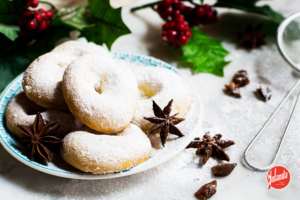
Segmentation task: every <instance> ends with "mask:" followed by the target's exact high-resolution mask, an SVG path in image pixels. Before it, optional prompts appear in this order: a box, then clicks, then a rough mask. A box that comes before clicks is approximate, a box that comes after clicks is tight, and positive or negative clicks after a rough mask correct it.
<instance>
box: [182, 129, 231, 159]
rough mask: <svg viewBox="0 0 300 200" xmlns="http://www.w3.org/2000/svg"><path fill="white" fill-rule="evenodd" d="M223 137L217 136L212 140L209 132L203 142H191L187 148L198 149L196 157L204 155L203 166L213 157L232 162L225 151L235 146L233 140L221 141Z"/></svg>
mask: <svg viewBox="0 0 300 200" xmlns="http://www.w3.org/2000/svg"><path fill="white" fill-rule="evenodd" d="M221 137H222V135H221V134H216V135H215V136H214V137H212V138H211V136H210V134H209V132H207V133H206V134H205V135H204V136H203V140H202V141H201V140H195V141H193V142H191V143H190V144H189V145H188V146H187V147H186V148H197V151H196V155H203V164H205V163H206V162H207V161H208V159H209V158H210V157H212V156H214V157H216V158H218V159H220V160H227V161H230V158H229V156H228V155H227V154H226V153H225V151H224V150H223V149H224V148H226V147H229V146H231V145H234V144H235V142H234V141H232V140H221Z"/></svg>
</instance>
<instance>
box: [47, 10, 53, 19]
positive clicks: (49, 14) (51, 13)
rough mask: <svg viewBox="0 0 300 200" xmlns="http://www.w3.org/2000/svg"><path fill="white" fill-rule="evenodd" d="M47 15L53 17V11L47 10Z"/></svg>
mask: <svg viewBox="0 0 300 200" xmlns="http://www.w3.org/2000/svg"><path fill="white" fill-rule="evenodd" d="M47 15H48V17H49V18H50V19H52V18H53V12H52V11H50V10H49V11H47Z"/></svg>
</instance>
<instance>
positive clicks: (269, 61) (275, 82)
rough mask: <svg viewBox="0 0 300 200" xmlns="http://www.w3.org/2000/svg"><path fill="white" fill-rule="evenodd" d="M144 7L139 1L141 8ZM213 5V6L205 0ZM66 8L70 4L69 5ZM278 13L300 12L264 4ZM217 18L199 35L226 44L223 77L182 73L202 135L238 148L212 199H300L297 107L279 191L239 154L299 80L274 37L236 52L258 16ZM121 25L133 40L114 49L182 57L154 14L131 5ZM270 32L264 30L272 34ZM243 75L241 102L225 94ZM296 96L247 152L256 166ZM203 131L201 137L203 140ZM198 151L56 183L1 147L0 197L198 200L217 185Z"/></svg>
mask: <svg viewBox="0 0 300 200" xmlns="http://www.w3.org/2000/svg"><path fill="white" fill-rule="evenodd" d="M144 2H146V1H137V2H135V4H134V5H141V4H143V3H144ZM207 2H208V3H212V2H213V1H207ZM64 3H66V4H67V1H66V2H65V1H64ZM264 3H268V4H270V5H271V6H272V8H274V9H275V10H276V11H279V12H281V13H283V14H284V15H285V16H288V15H290V14H292V13H294V12H296V11H300V1H298V0H284V1H283V0H274V1H262V2H261V4H264ZM218 11H219V13H223V14H220V20H219V22H218V23H217V24H215V25H212V26H209V27H206V28H205V29H204V30H205V31H206V32H207V33H209V34H210V36H212V37H214V38H218V39H223V40H225V42H224V43H223V46H224V47H225V48H226V49H227V50H228V51H229V52H230V55H229V56H227V58H226V59H227V60H232V62H231V63H230V64H229V65H228V66H227V67H226V68H225V77H224V78H219V77H216V76H213V75H210V74H197V75H191V72H190V71H189V70H188V69H182V71H183V72H185V73H186V74H187V75H189V76H190V78H191V80H192V82H193V83H194V84H195V85H196V86H197V88H198V89H199V92H200V93H201V95H202V98H203V101H204V107H205V111H204V112H205V117H204V122H203V129H204V131H208V130H209V131H211V133H212V134H215V133H222V134H223V136H224V138H225V139H232V140H234V141H236V145H234V146H232V147H231V148H229V149H228V150H227V151H226V152H227V153H228V154H229V155H230V157H231V161H232V162H236V163H238V166H237V167H236V169H235V170H234V171H233V173H232V174H231V175H230V176H228V177H225V178H217V180H218V188H217V193H216V195H215V196H213V197H212V198H211V199H212V200H214V199H222V200H234V199H236V200H241V199H243V200H248V199H249V200H250V199H251V200H252V199H259V200H261V199H281V200H289V199H293V200H294V199H299V198H300V181H299V179H300V170H299V166H300V158H299V156H300V151H299V150H298V146H299V143H300V136H299V134H300V133H299V125H298V124H299V123H300V108H299V109H297V111H296V116H295V118H294V120H293V122H292V124H291V129H290V131H289V133H288V135H287V138H286V141H285V143H284V146H283V149H282V153H281V155H280V158H279V159H278V161H277V165H283V166H285V167H286V168H288V170H289V171H290V173H291V182H290V185H289V186H288V187H287V188H285V189H284V190H274V189H271V190H269V191H268V190H267V187H268V185H267V178H266V175H267V172H254V171H251V170H249V169H247V168H246V167H244V166H243V164H242V154H243V151H244V149H245V147H246V146H247V145H248V143H249V142H250V140H251V139H252V138H253V137H254V135H255V134H256V133H257V132H258V131H259V129H260V128H261V126H262V125H263V124H264V122H265V120H266V119H267V118H268V117H269V116H270V114H271V113H272V112H273V110H274V109H275V108H276V106H277V105H278V103H279V102H280V101H281V99H282V98H283V97H284V96H285V94H286V93H287V92H288V90H289V88H291V87H292V85H293V84H294V83H295V82H296V80H297V77H296V75H295V74H294V73H293V72H292V70H291V68H290V67H289V66H288V65H287V64H286V63H285V62H284V61H283V59H282V58H281V57H280V55H279V53H278V51H277V49H276V45H275V42H274V41H275V40H274V38H273V39H272V38H270V37H269V38H268V45H266V46H264V47H262V48H261V49H257V50H253V51H251V52H249V51H246V50H243V49H238V48H237V47H236V45H235V44H236V36H235V35H234V32H235V31H236V30H240V29H243V28H244V26H245V25H246V24H247V23H254V24H257V23H258V21H260V20H261V18H259V17H258V16H256V15H251V14H244V13H242V14H241V13H240V12H236V11H234V10H230V11H228V10H226V9H218ZM123 16H124V19H125V23H126V24H127V25H128V26H129V28H130V29H131V31H132V32H133V34H131V35H127V36H123V37H121V38H119V39H118V40H117V42H116V43H115V44H114V45H113V50H120V51H127V52H132V53H140V54H146V55H150V56H154V57H157V58H159V59H162V60H164V61H167V62H169V63H171V64H173V65H175V66H176V65H177V64H176V62H175V61H176V60H178V58H179V56H180V55H179V53H178V52H176V51H174V50H172V48H171V47H169V46H167V45H164V44H163V43H162V42H161V41H160V27H161V25H162V21H161V20H160V18H159V17H158V15H157V14H156V13H154V12H153V11H152V10H151V9H146V10H143V11H139V12H136V14H130V12H129V7H126V8H125V9H124V10H123ZM269 28H270V27H268V29H269ZM240 69H245V70H247V71H248V73H249V76H250V80H251V83H250V84H249V85H248V86H246V87H245V88H242V89H241V94H242V99H234V98H232V97H229V96H227V95H225V94H224V93H223V91H222V89H223V88H224V84H225V83H229V81H230V80H231V78H232V76H233V74H234V73H235V72H236V71H237V70H240ZM258 82H262V83H264V84H267V85H268V86H270V88H271V89H272V91H273V96H272V99H271V100H270V101H269V102H267V103H264V102H261V101H259V100H257V99H256V98H255V96H254V95H253V91H254V90H255V89H256V87H257V84H258ZM294 101H295V95H293V97H292V98H291V99H290V100H289V101H288V103H287V104H286V106H285V107H284V108H283V109H282V111H281V112H280V113H279V115H278V116H277V117H276V118H275V119H274V121H273V122H272V123H271V125H270V126H269V127H268V128H267V130H266V132H265V134H264V135H263V136H262V137H261V138H260V139H259V141H258V142H257V145H255V146H254V149H253V150H252V151H251V152H250V155H251V158H252V159H253V162H254V163H256V164H257V165H264V164H268V163H269V162H270V161H271V157H272V156H273V155H274V152H275V150H276V148H277V144H278V142H279V140H280V137H281V135H282V132H283V130H284V127H285V124H286V122H287V120H288V116H289V113H290V111H291V109H292V106H293V102H294ZM203 133H204V132H199V136H202V135H203ZM194 152H195V150H193V149H188V150H185V151H184V152H182V153H180V154H179V155H178V156H177V157H175V158H174V159H172V160H170V161H169V162H167V163H165V164H162V165H161V166H159V167H157V168H154V169H151V170H148V171H146V172H142V173H140V174H137V175H133V176H130V177H124V178H118V179H111V180H99V181H82V180H69V179H63V178H57V177H53V176H50V175H47V174H43V173H41V172H38V171H35V170H33V169H31V168H29V167H27V166H25V165H23V164H22V163H20V162H19V161H17V160H16V159H14V158H13V157H12V156H10V155H9V154H8V153H7V152H6V151H5V150H4V149H3V147H1V146H0V192H1V197H0V199H5V200H6V199H23V200H27V199H30V200H33V199H58V198H59V199H109V200H111V199H117V200H121V199H126V200H127V199H147V200H148V199H150V200H152V199H170V200H177V199H178V200H179V199H180V200H181V199H182V200H190V199H196V198H195V197H194V195H193V194H194V192H196V191H197V190H198V189H199V188H200V187H201V186H202V185H203V184H205V183H207V182H210V181H212V180H213V179H214V177H212V175H211V169H210V167H211V166H213V165H216V164H217V163H218V161H217V160H214V159H210V160H209V161H208V162H207V164H206V165H204V166H201V165H199V164H198V162H199V157H197V156H195V155H194Z"/></svg>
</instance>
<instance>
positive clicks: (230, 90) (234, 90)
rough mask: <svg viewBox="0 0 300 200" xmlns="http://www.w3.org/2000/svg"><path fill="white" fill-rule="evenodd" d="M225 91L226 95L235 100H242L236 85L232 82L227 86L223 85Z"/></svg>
mask: <svg viewBox="0 0 300 200" xmlns="http://www.w3.org/2000/svg"><path fill="white" fill-rule="evenodd" d="M225 88H226V89H225V91H226V93H227V94H229V95H232V96H234V97H236V98H242V96H241V94H240V89H239V86H238V85H236V84H235V83H234V82H231V83H229V84H228V85H225Z"/></svg>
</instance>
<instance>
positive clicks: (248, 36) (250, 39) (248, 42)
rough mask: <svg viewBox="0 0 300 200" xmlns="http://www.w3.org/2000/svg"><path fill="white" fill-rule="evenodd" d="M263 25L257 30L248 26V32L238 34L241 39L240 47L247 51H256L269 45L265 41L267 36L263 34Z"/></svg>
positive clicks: (257, 27)
mask: <svg viewBox="0 0 300 200" xmlns="http://www.w3.org/2000/svg"><path fill="white" fill-rule="evenodd" d="M261 29H262V24H259V25H258V26H256V27H255V28H253V27H252V26H251V25H247V27H246V30H244V31H239V32H237V35H238V38H239V45H240V46H242V47H244V48H246V49H254V48H256V47H260V46H262V45H264V44H267V42H266V41H265V37H266V35H265V34H262V33H261Z"/></svg>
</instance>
